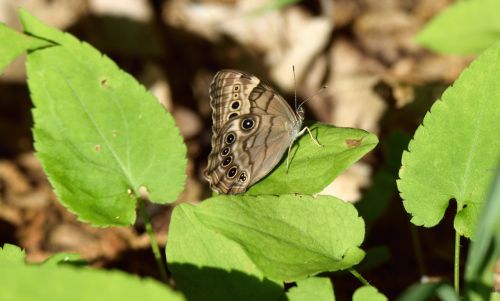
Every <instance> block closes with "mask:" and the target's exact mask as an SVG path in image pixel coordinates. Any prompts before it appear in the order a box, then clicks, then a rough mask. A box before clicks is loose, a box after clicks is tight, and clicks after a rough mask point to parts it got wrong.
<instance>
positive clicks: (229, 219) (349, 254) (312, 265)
mask: <svg viewBox="0 0 500 301" xmlns="http://www.w3.org/2000/svg"><path fill="white" fill-rule="evenodd" d="M195 213H196V216H197V217H198V219H199V220H200V221H201V222H202V223H203V224H205V225H207V226H208V227H210V228H212V229H213V230H215V231H216V232H218V233H221V234H222V235H224V236H226V237H228V238H229V239H231V240H233V241H235V242H236V243H238V244H239V245H240V246H241V247H242V248H243V250H244V251H245V252H246V253H247V254H248V256H249V257H250V258H251V259H252V261H253V262H254V263H255V264H256V265H257V267H258V268H259V269H260V270H261V271H262V272H263V273H264V275H265V276H267V277H269V278H271V279H275V280H277V281H286V282H289V281H295V280H300V279H304V278H306V277H307V276H309V275H314V274H318V273H320V272H325V271H337V270H342V269H346V268H349V267H351V266H353V265H355V264H357V263H359V262H360V261H361V259H363V256H364V252H363V251H362V250H361V249H360V248H359V246H360V244H361V243H362V241H363V237H364V223H363V220H362V219H361V218H360V217H359V216H358V213H357V211H356V209H355V208H354V206H353V205H351V204H349V203H345V202H342V201H341V200H339V199H336V198H334V197H330V196H318V197H312V196H301V195H282V196H279V197H277V196H257V197H253V196H218V197H214V198H211V199H209V200H206V201H204V202H203V203H202V204H201V205H200V206H199V207H198V208H197V210H196V211H195Z"/></svg>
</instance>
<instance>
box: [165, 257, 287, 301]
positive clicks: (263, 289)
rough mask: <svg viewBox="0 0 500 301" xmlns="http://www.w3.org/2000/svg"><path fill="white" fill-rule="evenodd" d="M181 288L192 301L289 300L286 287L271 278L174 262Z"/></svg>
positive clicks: (172, 266)
mask: <svg viewBox="0 0 500 301" xmlns="http://www.w3.org/2000/svg"><path fill="white" fill-rule="evenodd" d="M169 268H170V271H171V272H172V274H173V277H174V280H175V283H176V286H177V288H178V289H179V290H180V291H182V292H183V293H184V295H185V296H186V298H187V300H189V301H210V300H217V301H219V300H225V301H226V300H227V301H231V300H234V301H250V300H252V301H265V300H269V301H278V300H279V301H285V300H288V299H287V298H286V296H285V295H284V293H283V289H282V288H281V287H280V286H279V285H277V284H276V283H274V282H271V281H270V280H268V279H264V280H259V279H257V278H256V277H253V276H250V275H247V274H245V273H243V272H240V271H234V270H233V271H230V272H228V271H225V270H221V269H216V268H209V267H203V268H199V267H196V266H194V265H191V264H170V265H169Z"/></svg>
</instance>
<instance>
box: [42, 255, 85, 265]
mask: <svg viewBox="0 0 500 301" xmlns="http://www.w3.org/2000/svg"><path fill="white" fill-rule="evenodd" d="M42 264H43V265H44V266H47V265H51V266H57V265H60V264H69V265H74V266H85V265H87V262H86V261H85V260H84V259H82V257H81V256H80V255H79V254H74V253H57V254H55V255H52V256H50V257H49V258H47V259H46V260H44V261H43V263H42Z"/></svg>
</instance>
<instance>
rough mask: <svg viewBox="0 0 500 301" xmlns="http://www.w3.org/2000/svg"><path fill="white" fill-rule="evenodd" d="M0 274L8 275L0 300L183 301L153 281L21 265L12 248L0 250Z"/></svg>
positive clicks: (114, 273) (1, 283) (21, 257)
mask: <svg viewBox="0 0 500 301" xmlns="http://www.w3.org/2000/svg"><path fill="white" fill-rule="evenodd" d="M0 271H8V276H7V273H2V274H3V276H5V277H2V280H1V281H0V292H1V298H2V300H16V301H24V300H55V301H57V300H61V301H62V300H74V301H78V300H96V301H99V300H106V301H112V300H166V301H181V300H184V298H183V297H182V296H181V295H179V294H178V293H175V292H173V291H172V290H171V289H169V288H168V287H166V286H165V285H162V284H160V283H158V282H156V281H155V280H151V279H139V278H137V277H133V276H130V275H128V274H126V273H123V272H118V271H112V272H110V271H103V270H92V269H88V268H81V269H76V268H74V267H71V266H68V265H54V264H43V265H33V264H25V263H24V252H23V251H21V249H19V248H17V247H15V246H12V245H4V247H3V250H2V249H0Z"/></svg>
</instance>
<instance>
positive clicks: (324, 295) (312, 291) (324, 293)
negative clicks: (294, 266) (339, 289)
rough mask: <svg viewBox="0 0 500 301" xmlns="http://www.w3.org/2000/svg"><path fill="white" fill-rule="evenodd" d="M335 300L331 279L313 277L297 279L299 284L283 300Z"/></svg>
mask: <svg viewBox="0 0 500 301" xmlns="http://www.w3.org/2000/svg"><path fill="white" fill-rule="evenodd" d="M285 300H287V301H309V300H315V301H335V295H334V294H333V287H332V283H331V282H330V279H328V278H321V277H311V278H307V279H304V280H300V281H297V286H294V287H292V288H291V289H290V290H288V292H287V293H286V298H283V301H285Z"/></svg>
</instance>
